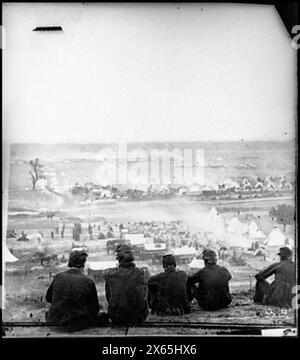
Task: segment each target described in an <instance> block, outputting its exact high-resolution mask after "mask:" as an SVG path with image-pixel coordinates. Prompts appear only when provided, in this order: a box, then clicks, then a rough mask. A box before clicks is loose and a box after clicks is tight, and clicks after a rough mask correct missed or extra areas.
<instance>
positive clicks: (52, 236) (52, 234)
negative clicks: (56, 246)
mask: <svg viewBox="0 0 300 360" xmlns="http://www.w3.org/2000/svg"><path fill="white" fill-rule="evenodd" d="M51 239H54V232H53V231H51Z"/></svg>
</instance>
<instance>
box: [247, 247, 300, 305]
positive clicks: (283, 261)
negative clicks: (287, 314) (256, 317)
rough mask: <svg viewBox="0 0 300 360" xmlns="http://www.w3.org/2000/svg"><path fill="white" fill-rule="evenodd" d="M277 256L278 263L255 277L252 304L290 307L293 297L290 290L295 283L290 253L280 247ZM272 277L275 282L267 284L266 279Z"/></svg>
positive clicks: (286, 248)
mask: <svg viewBox="0 0 300 360" xmlns="http://www.w3.org/2000/svg"><path fill="white" fill-rule="evenodd" d="M277 255H279V257H280V261H279V262H277V263H275V264H272V265H270V266H269V267H268V268H266V269H264V270H262V271H261V272H259V273H258V274H257V275H256V276H255V278H256V280H257V282H256V291H255V296H254V302H256V303H261V304H264V305H273V306H280V307H291V306H292V298H293V296H294V295H293V293H292V288H293V286H294V285H295V283H296V282H295V280H296V279H295V264H294V262H293V261H292V251H291V250H290V249H289V248H288V247H282V248H280V249H279V253H278V254H277ZM272 275H275V280H274V281H273V282H272V283H271V284H269V283H268V282H267V281H266V279H268V278H269V277H270V276H272Z"/></svg>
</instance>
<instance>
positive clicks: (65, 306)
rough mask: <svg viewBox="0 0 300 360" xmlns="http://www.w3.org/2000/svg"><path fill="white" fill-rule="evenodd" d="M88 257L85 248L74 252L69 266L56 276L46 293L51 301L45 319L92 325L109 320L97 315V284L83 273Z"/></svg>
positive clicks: (47, 298)
mask: <svg viewBox="0 0 300 360" xmlns="http://www.w3.org/2000/svg"><path fill="white" fill-rule="evenodd" d="M86 258H87V253H86V252H85V251H73V252H71V254H70V257H69V264H68V266H69V267H70V269H69V270H67V271H65V272H62V273H59V274H57V275H56V276H55V277H54V279H53V281H52V283H51V285H50V287H49V289H48V291H47V294H46V300H47V301H48V302H49V303H51V306H50V309H49V311H47V312H46V321H48V322H55V323H59V324H62V325H74V324H76V325H79V324H86V325H88V324H91V325H92V324H97V323H102V322H103V321H104V322H105V321H106V322H107V321H108V318H107V314H101V315H99V316H98V313H99V310H100V307H99V302H98V296H97V290H96V285H95V283H94V281H93V280H92V279H90V278H89V277H87V276H86V275H84V274H83V269H84V265H85V261H86ZM105 315H106V317H105Z"/></svg>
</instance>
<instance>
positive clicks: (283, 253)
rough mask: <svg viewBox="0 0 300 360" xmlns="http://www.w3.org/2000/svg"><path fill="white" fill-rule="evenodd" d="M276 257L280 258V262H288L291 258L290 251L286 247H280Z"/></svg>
mask: <svg viewBox="0 0 300 360" xmlns="http://www.w3.org/2000/svg"><path fill="white" fill-rule="evenodd" d="M277 255H279V256H280V259H281V260H289V259H291V258H292V250H291V249H290V248H288V247H282V248H280V249H279V253H278V254H277Z"/></svg>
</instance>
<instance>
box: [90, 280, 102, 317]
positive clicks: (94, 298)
mask: <svg viewBox="0 0 300 360" xmlns="http://www.w3.org/2000/svg"><path fill="white" fill-rule="evenodd" d="M89 306H90V311H91V313H93V314H95V315H97V314H98V312H99V310H100V307H99V300H98V295H97V289H96V285H95V283H94V282H93V281H91V282H90V296H89Z"/></svg>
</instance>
